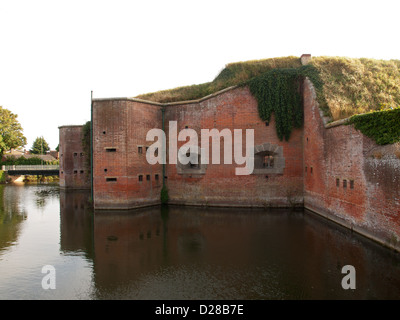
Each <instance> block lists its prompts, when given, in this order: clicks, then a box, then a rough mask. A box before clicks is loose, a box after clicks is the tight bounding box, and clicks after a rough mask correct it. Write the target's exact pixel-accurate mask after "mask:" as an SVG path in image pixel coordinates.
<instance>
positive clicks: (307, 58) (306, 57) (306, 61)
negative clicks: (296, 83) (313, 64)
mask: <svg viewBox="0 0 400 320" xmlns="http://www.w3.org/2000/svg"><path fill="white" fill-rule="evenodd" d="M300 61H301V65H303V66H305V65H307V64H309V63H310V61H311V54H309V53H306V54H302V55H301V57H300Z"/></svg>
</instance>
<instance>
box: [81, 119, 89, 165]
mask: <svg viewBox="0 0 400 320" xmlns="http://www.w3.org/2000/svg"><path fill="white" fill-rule="evenodd" d="M90 143H91V142H90V121H87V122H86V123H85V124H84V125H83V127H82V150H83V153H84V154H85V156H86V163H85V166H86V169H87V170H89V169H90V167H91V151H90ZM86 172H88V171H86Z"/></svg>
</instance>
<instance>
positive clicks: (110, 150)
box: [106, 148, 117, 152]
mask: <svg viewBox="0 0 400 320" xmlns="http://www.w3.org/2000/svg"><path fill="white" fill-rule="evenodd" d="M106 152H117V149H116V148H106Z"/></svg>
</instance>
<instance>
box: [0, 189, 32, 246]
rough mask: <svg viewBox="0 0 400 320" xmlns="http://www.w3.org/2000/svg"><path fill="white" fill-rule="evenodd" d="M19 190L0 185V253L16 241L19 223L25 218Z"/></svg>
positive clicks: (19, 227)
mask: <svg viewBox="0 0 400 320" xmlns="http://www.w3.org/2000/svg"><path fill="white" fill-rule="evenodd" d="M21 190H22V189H20V188H18V187H15V188H12V189H11V188H6V187H5V185H0V253H1V251H2V250H3V249H6V248H7V247H9V246H10V245H13V244H15V243H16V242H17V239H18V235H19V233H20V229H21V224H22V222H23V221H24V220H25V219H26V213H25V210H24V207H23V206H22V205H21V192H20V191H21Z"/></svg>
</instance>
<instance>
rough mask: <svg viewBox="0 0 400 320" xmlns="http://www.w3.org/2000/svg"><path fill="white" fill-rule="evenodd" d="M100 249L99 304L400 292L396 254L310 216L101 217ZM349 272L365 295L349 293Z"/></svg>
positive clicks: (197, 211) (143, 213)
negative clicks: (345, 286)
mask: <svg viewBox="0 0 400 320" xmlns="http://www.w3.org/2000/svg"><path fill="white" fill-rule="evenodd" d="M94 247H95V255H94V256H95V258H94V277H95V278H94V281H95V285H96V287H97V288H98V292H99V294H100V295H101V296H99V297H100V298H118V297H120V296H119V295H121V296H122V297H125V298H145V299H146V298H147V299H149V298H150V299H151V298H156V299H157V298H160V297H161V298H166V299H168V298H170V299H173V298H182V297H191V298H193V297H198V298H200V299H207V298H215V297H216V296H214V294H216V292H213V291H212V290H209V289H210V288H211V289H212V288H218V290H219V291H218V294H219V296H217V297H224V298H231V299H235V298H236V299H240V298H244V299H265V298H270V299H292V298H295V299H315V298H320V299H321V298H322V299H324V298H326V299H332V298H344V297H345V298H349V299H365V298H378V297H385V296H395V295H396V292H398V288H399V286H400V277H399V274H400V273H398V266H392V265H389V264H390V263H391V262H390V261H391V259H390V257H388V256H390V252H388V251H387V250H384V249H383V248H381V247H378V246H375V244H374V243H372V242H370V241H368V240H366V239H364V238H363V237H360V236H359V235H357V234H354V233H352V232H351V231H350V230H348V229H345V228H337V226H335V225H334V224H332V223H330V222H329V221H326V220H324V219H321V218H320V217H318V216H314V215H313V214H311V213H308V214H304V213H303V212H302V211H298V212H295V211H290V210H285V209H276V210H268V211H264V210H251V209H222V208H197V207H185V206H170V207H169V208H168V209H164V211H162V210H161V209H160V208H159V207H152V208H146V209H139V210H135V211H130V212H115V211H112V212H100V213H96V215H95V219H94ZM348 264H350V265H353V266H355V268H356V270H357V290H348V291H346V290H343V288H342V287H341V280H342V278H343V276H344V275H343V274H342V273H341V269H342V267H343V266H345V265H348ZM382 270H387V271H388V272H387V274H382ZM207 275H208V278H207ZM224 286H226V287H224ZM196 290H199V292H196ZM100 292H101V293H100Z"/></svg>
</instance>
